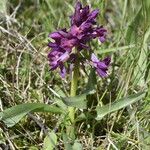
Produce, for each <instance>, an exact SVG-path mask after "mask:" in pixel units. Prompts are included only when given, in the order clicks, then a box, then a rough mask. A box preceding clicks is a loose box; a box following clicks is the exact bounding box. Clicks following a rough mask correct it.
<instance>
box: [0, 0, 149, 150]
mask: <svg viewBox="0 0 150 150" xmlns="http://www.w3.org/2000/svg"><path fill="white" fill-rule="evenodd" d="M82 2H83V3H84V4H89V5H91V6H92V7H93V9H94V8H99V9H100V11H101V14H100V15H99V21H98V22H99V24H103V25H104V26H105V27H106V28H107V30H108V36H107V42H105V44H103V45H99V43H97V42H96V41H95V42H93V43H92V48H93V49H96V51H97V53H98V54H99V57H100V58H104V57H105V56H106V55H110V56H111V58H112V63H111V67H110V70H109V76H108V77H107V78H106V79H101V78H99V77H96V78H97V80H96V87H97V91H96V93H95V94H93V95H90V96H88V98H87V99H89V100H90V101H88V103H89V105H90V108H89V111H90V112H91V113H90V115H91V116H88V114H87V115H86V117H85V118H84V117H82V116H81V118H79V120H78V122H77V123H76V134H77V135H76V136H77V139H76V143H75V144H74V145H73V146H72V148H70V147H69V146H70V143H71V142H72V141H71V140H70V139H68V138H67V137H66V135H65V133H64V130H63V127H64V126H65V123H66V120H65V119H64V117H62V115H54V114H51V113H34V114H31V113H28V115H27V116H26V117H24V118H23V119H21V121H20V122H19V123H18V124H16V125H15V126H13V127H10V128H9V127H7V126H6V125H5V124H4V122H2V121H1V122H0V126H1V129H0V147H1V149H30V150H37V149H42V148H43V143H44V148H45V149H47V150H48V149H49V150H50V149H52V148H53V147H55V149H82V148H83V149H86V150H88V149H89V150H91V149H97V150H103V149H108V150H113V149H115V150H117V149H118V150H122V149H126V150H138V149H143V150H148V149H149V147H150V72H149V69H150V1H149V0H124V1H123V0H87V1H85V0H84V1H82ZM74 4H75V1H73V0H20V1H18V0H11V1H6V0H0V109H1V111H3V110H4V109H6V108H9V107H11V106H15V105H17V104H23V103H27V102H28V103H29V102H30V103H33V102H40V103H45V104H51V105H52V104H58V105H59V106H60V107H62V108H65V107H66V106H65V105H64V104H63V103H62V102H61V101H59V100H58V98H57V96H56V95H57V94H58V95H61V96H68V95H69V90H70V77H69V76H68V77H67V79H66V80H62V79H61V78H60V76H59V74H58V73H56V72H51V71H49V65H48V60H47V54H48V51H49V50H50V49H49V48H48V47H47V43H48V34H49V33H50V32H52V31H55V30H56V29H60V28H64V27H66V26H67V27H68V26H69V16H70V15H71V14H72V13H73V10H74ZM87 72H89V70H88V69H87ZM80 74H81V76H80V79H79V87H78V94H81V93H83V91H84V90H85V87H86V84H87V82H88V76H87V75H86V74H85V73H84V72H83V71H81V72H80ZM142 91H146V92H145V95H144V98H142V99H141V100H140V101H138V102H136V103H133V104H132V105H129V106H128V107H126V108H123V109H120V110H117V111H115V112H113V113H109V114H107V115H105V116H104V117H103V118H102V119H101V120H96V119H94V118H93V116H95V112H93V107H96V106H98V105H99V106H103V105H105V104H111V103H112V102H113V101H115V100H116V101H117V100H119V99H121V98H124V97H127V96H128V95H131V94H135V93H139V92H142ZM56 93H57V94H56ZM125 100H127V99H125ZM82 111H85V110H82V109H80V111H78V112H77V114H78V115H80V114H81V112H82ZM85 114H86V112H85ZM83 118H84V119H83ZM48 132H50V136H51V137H52V138H53V140H54V141H53V142H54V143H53V144H51V143H50V144H47V143H48V142H49V140H47V139H48V138H45V137H46V136H47V133H48ZM45 145H50V147H49V148H46V146H45Z"/></svg>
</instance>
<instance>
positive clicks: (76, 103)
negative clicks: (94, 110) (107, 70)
mask: <svg viewBox="0 0 150 150" xmlns="http://www.w3.org/2000/svg"><path fill="white" fill-rule="evenodd" d="M86 95H87V94H86V93H85V94H81V95H78V96H74V97H65V98H62V100H63V102H64V103H65V104H66V105H67V106H71V107H76V108H79V109H85V108H86V107H87V106H86V105H87V103H86Z"/></svg>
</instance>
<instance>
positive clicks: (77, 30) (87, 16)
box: [48, 1, 110, 77]
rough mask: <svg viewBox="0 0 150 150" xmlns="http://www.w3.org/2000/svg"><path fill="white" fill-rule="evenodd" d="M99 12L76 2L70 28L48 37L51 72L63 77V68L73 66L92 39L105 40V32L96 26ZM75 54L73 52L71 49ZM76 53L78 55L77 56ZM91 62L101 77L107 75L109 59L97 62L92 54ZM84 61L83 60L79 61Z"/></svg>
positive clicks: (88, 48) (101, 27)
mask: <svg viewBox="0 0 150 150" xmlns="http://www.w3.org/2000/svg"><path fill="white" fill-rule="evenodd" d="M98 14H99V10H98V9H96V10H92V11H91V8H90V7H89V6H85V7H83V6H82V4H81V3H80V2H79V1H78V2H77V3H76V6H75V12H74V14H73V15H72V16H71V26H70V28H69V29H68V30H67V29H61V30H58V31H55V32H53V33H51V34H50V35H49V37H50V38H51V39H53V41H52V42H49V44H48V46H49V47H50V48H51V51H50V52H49V55H48V59H49V63H50V67H51V70H55V69H57V68H59V69H60V75H61V77H65V74H66V68H65V66H68V67H69V65H74V63H75V59H78V58H77V57H78V56H79V53H80V51H81V50H82V51H83V50H89V51H90V47H89V45H88V44H87V43H88V42H90V41H91V40H92V39H95V38H98V39H99V40H100V42H101V43H103V42H104V41H105V40H106V33H107V30H106V29H104V28H103V26H97V24H96V18H97V16H98ZM74 48H75V49H76V50H77V52H74V51H73V49H74ZM77 53H78V54H77ZM91 60H92V62H93V65H94V67H95V68H96V71H97V73H98V74H99V75H100V76H101V77H105V76H106V75H107V70H108V66H109V63H110V58H106V59H104V60H103V61H99V60H98V59H97V57H96V56H95V55H94V54H92V57H91ZM80 61H84V60H80ZM65 63H67V65H65Z"/></svg>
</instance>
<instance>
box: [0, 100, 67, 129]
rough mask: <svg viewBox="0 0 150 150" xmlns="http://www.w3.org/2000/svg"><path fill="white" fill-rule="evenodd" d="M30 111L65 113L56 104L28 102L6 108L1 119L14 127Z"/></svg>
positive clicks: (0, 113) (0, 116) (1, 114)
mask: <svg viewBox="0 0 150 150" xmlns="http://www.w3.org/2000/svg"><path fill="white" fill-rule="evenodd" d="M29 112H51V113H58V114H61V113H64V111H63V110H61V109H60V108H58V107H56V106H50V105H48V104H43V103H26V104H20V105H17V106H13V107H11V108H8V109H6V110H4V111H3V112H0V120H1V121H3V122H4V123H5V124H6V125H7V127H12V126H14V125H15V124H16V123H18V122H19V121H20V120H21V119H22V118H23V117H24V116H25V115H27V114H28V113H29Z"/></svg>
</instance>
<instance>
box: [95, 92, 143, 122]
mask: <svg viewBox="0 0 150 150" xmlns="http://www.w3.org/2000/svg"><path fill="white" fill-rule="evenodd" d="M144 96H145V92H139V93H137V94H133V95H130V96H128V97H125V98H122V99H120V100H116V101H115V102H113V103H112V104H107V105H105V106H103V107H100V106H98V107H97V108H96V111H97V118H96V119H97V120H101V119H102V118H103V117H104V116H105V115H107V114H109V113H111V112H114V111H117V110H119V109H121V108H123V107H126V106H128V105H130V104H132V103H134V102H136V101H138V100H141V99H142V98H143V97H144Z"/></svg>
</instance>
